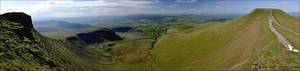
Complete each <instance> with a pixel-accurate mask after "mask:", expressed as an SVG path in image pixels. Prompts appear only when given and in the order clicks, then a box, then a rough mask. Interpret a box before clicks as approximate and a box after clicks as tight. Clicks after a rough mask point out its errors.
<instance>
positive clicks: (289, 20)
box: [258, 9, 300, 71]
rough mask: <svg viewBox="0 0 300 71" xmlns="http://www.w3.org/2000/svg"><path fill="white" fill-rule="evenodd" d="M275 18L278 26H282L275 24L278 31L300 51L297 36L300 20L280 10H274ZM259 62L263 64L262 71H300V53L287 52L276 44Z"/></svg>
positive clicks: (299, 39) (299, 41)
mask: <svg viewBox="0 0 300 71" xmlns="http://www.w3.org/2000/svg"><path fill="white" fill-rule="evenodd" d="M273 16H274V18H275V20H276V21H277V22H278V24H279V25H281V26H279V25H278V24H274V27H275V28H276V29H277V31H278V32H279V33H281V34H282V35H283V36H284V37H285V38H286V39H287V40H288V41H289V42H290V43H291V45H292V46H293V47H294V48H296V49H300V36H298V35H297V34H295V33H299V32H300V21H299V18H296V17H293V16H289V15H288V14H286V13H285V12H283V11H281V10H278V9H277V10H273ZM283 27H285V28H286V29H284V28H283ZM287 29H288V30H290V31H288V30H287ZM291 31H292V32H291ZM276 45H277V46H276ZM258 60H261V61H262V62H263V67H262V70H268V71H272V69H284V70H290V71H293V70H299V66H300V53H296V52H290V51H285V50H284V49H283V46H281V45H280V46H278V44H274V45H273V46H272V47H271V48H268V49H267V50H266V51H264V52H263V53H262V55H261V56H260V59H258Z"/></svg>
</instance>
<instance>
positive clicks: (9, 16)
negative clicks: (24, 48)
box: [0, 12, 34, 40]
mask: <svg viewBox="0 0 300 71" xmlns="http://www.w3.org/2000/svg"><path fill="white" fill-rule="evenodd" d="M0 19H1V20H8V21H11V22H14V23H19V24H18V26H19V28H15V29H11V30H12V31H14V32H15V33H16V34H17V35H18V37H19V39H21V40H24V37H26V38H29V39H30V40H33V39H34V37H33V34H32V33H31V32H30V31H32V29H33V25H32V20H31V16H29V15H27V14H25V13H23V12H12V13H5V14H3V15H0ZM2 24H5V23H2ZM6 24H7V25H9V24H8V23H6ZM10 26H12V25H10ZM14 26H17V25H14ZM7 28H8V27H7Z"/></svg>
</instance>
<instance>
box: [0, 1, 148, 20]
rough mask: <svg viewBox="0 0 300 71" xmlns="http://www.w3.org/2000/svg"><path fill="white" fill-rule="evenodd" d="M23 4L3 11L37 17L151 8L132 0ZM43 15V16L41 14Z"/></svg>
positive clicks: (2, 9) (2, 11)
mask: <svg viewBox="0 0 300 71" xmlns="http://www.w3.org/2000/svg"><path fill="white" fill-rule="evenodd" d="M23 2H24V4H23V5H14V6H11V5H10V6H5V7H1V13H5V12H13V11H20V12H25V13H28V14H31V15H33V16H37V17H74V16H97V15H122V14H124V15H125V14H131V13H138V12H144V11H147V10H150V9H152V8H154V7H152V6H150V5H149V4H151V2H150V1H130V0H114V1H112V0H97V1H74V0H64V1H57V0H49V1H39V2H38V3H37V4H30V3H31V2H27V1H23ZM41 15H43V16H41Z"/></svg>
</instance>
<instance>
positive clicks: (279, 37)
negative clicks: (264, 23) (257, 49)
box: [268, 10, 299, 52]
mask: <svg viewBox="0 0 300 71" xmlns="http://www.w3.org/2000/svg"><path fill="white" fill-rule="evenodd" d="M273 22H274V23H277V21H276V20H275V18H274V17H273V14H272V10H270V18H269V21H268V23H269V28H270V30H271V31H272V32H273V33H274V34H275V35H276V37H277V41H278V42H279V43H280V44H282V45H283V46H284V47H285V48H286V49H287V50H289V51H294V52H299V50H297V49H294V48H293V46H292V45H291V44H290V42H289V41H288V40H287V39H286V38H285V37H284V36H283V35H282V34H280V33H279V32H278V31H277V30H276V28H274V26H273ZM277 24H278V23H277ZM285 29H286V28H285Z"/></svg>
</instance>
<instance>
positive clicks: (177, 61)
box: [153, 9, 281, 71]
mask: <svg viewBox="0 0 300 71" xmlns="http://www.w3.org/2000/svg"><path fill="white" fill-rule="evenodd" d="M276 13H277V12H276ZM269 15H270V10H269V9H256V10H254V11H253V12H251V13H250V14H248V15H246V16H244V17H241V18H239V19H235V20H232V21H228V22H226V23H220V24H213V25H211V24H210V25H209V26H207V24H204V25H203V24H202V25H199V26H200V27H201V26H207V27H202V28H197V26H196V27H195V28H191V29H192V31H191V30H187V31H191V32H178V33H176V34H169V35H166V36H163V37H161V38H160V39H159V40H158V42H157V43H156V45H155V47H154V50H153V53H154V54H153V55H154V59H155V61H154V62H155V64H156V65H155V67H154V68H155V70H158V71H160V70H163V71H170V70H172V71H173V70H213V71H218V70H251V65H252V64H253V63H254V61H256V60H257V58H258V57H259V56H261V55H260V54H261V53H262V52H264V51H267V50H266V49H268V48H273V47H276V48H279V47H280V46H281V45H279V43H278V42H277V41H276V37H275V35H274V34H273V33H271V31H270V30H269V28H268V18H269Z"/></svg>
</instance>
